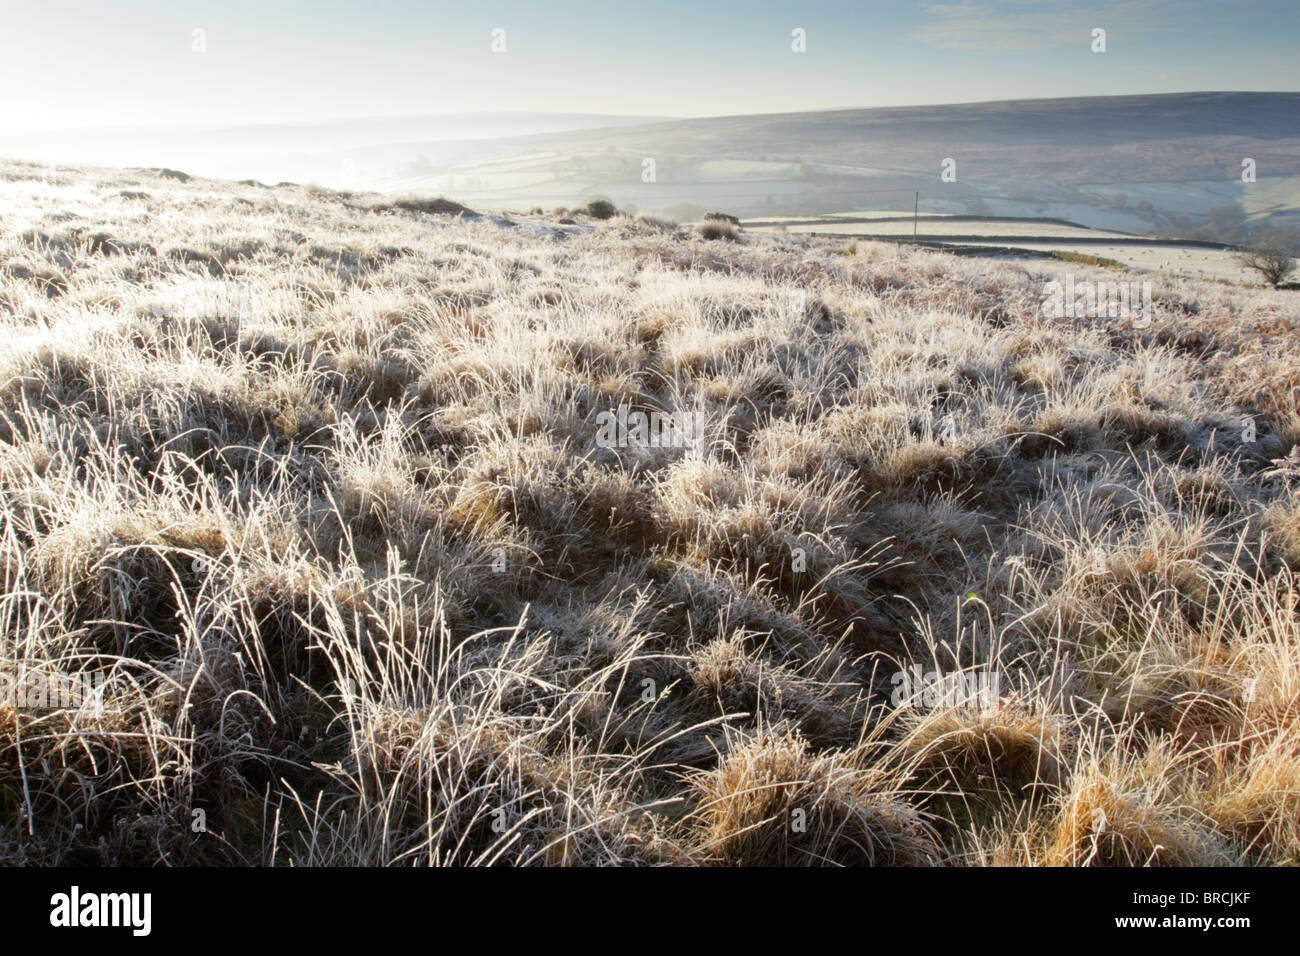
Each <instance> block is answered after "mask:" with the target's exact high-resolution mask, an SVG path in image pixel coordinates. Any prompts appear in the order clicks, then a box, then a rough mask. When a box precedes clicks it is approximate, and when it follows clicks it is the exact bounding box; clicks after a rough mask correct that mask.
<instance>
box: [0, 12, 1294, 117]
mask: <svg viewBox="0 0 1300 956" xmlns="http://www.w3.org/2000/svg"><path fill="white" fill-rule="evenodd" d="M498 27H499V28H502V29H504V30H505V31H506V34H505V37H506V52H505V53H501V54H494V53H492V52H491V49H490V44H491V31H492V30H493V29H494V28H498ZM796 27H799V28H803V29H804V30H806V31H807V52H806V53H803V54H796V53H793V52H792V51H791V49H790V43H791V39H790V32H791V30H792V29H794V28H796ZM1094 27H1101V28H1104V29H1105V30H1106V31H1107V47H1108V49H1107V52H1106V53H1104V54H1094V53H1093V52H1092V51H1091V50H1090V43H1091V36H1090V34H1091V30H1092V29H1093V28H1094ZM195 29H203V30H204V31H206V44H207V49H206V52H203V53H196V52H193V50H192V31H193V30H195ZM1298 47H1300V2H1298V0H1121V2H1107V0H1103V2H1097V3H1076V2H1073V0H1062V2H1053V3H1048V2H1025V0H985V2H978V3H975V2H972V3H964V2H950V3H910V2H906V0H895V2H867V0H829V2H816V0H811V2H807V0H805V2H797V3H784V2H750V3H741V2H736V0H720V2H709V0H632V2H625V0H590V2H550V3H548V2H545V0H528V2H486V0H485V2H461V3H448V2H438V0H418V2H417V0H370V2H364V3H360V2H342V0H313V2H305V0H304V2H292V0H291V2H275V0H260V2H249V0H217V2H195V3H185V2H180V0H121V2H104V0H98V2H95V0H58V2H53V0H40V2H27V0H0V124H2V125H3V127H4V128H6V129H10V130H13V129H36V128H45V129H49V128H61V127H74V126H87V125H96V126H97V125H130V124H143V123H166V124H171V123H185V124H196V125H205V126H206V125H228V124H238V123H263V122H306V121H316V120H323V119H336V118H350V117H360V116H403V115H419V114H431V113H472V112H479V111H550V112H594V113H623V114H655V115H667V116H705V115H719V114H729V113H763V112H774V111H786V110H802V109H827V108H834V107H871V106H895V105H906V104H923V103H951V102H970V101H977V100H988V99H1007V98H1022V97H1045V96H1075V95H1078V96H1091V95H1102V94H1123V93H1152V92H1178V91H1189V90H1291V91H1295V90H1300V57H1298V56H1297V55H1296V53H1297V48H1298Z"/></svg>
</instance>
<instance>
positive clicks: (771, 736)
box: [0, 163, 1300, 865]
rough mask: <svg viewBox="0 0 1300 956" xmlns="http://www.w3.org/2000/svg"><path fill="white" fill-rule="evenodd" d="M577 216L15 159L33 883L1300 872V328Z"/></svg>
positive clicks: (796, 243)
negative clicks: (615, 869)
mask: <svg viewBox="0 0 1300 956" xmlns="http://www.w3.org/2000/svg"><path fill="white" fill-rule="evenodd" d="M571 216H572V219H573V224H572V225H559V224H558V223H556V222H555V221H553V220H551V219H549V218H547V217H545V216H542V215H528V216H511V217H509V218H506V217H501V216H492V215H471V214H469V213H468V211H466V210H463V208H457V207H454V204H453V205H445V206H444V205H419V204H402V203H392V202H387V201H383V200H381V199H379V198H378V197H366V196H350V195H346V194H338V193H331V192H328V191H324V190H319V189H311V190H307V189H299V188H296V187H288V186H285V187H280V188H273V189H268V188H262V187H258V186H255V185H248V186H245V185H234V184H229V183H218V182H212V181H205V180H201V179H192V180H189V181H178V180H175V179H174V178H164V177H160V176H158V175H157V174H155V173H151V172H138V173H105V172H97V171H79V170H61V171H57V172H56V173H55V174H54V175H53V176H52V177H49V176H46V175H45V174H44V171H43V170H41V169H39V168H36V167H30V166H26V165H24V164H19V163H9V164H4V165H0V222H2V224H3V234H2V235H0V324H3V326H4V334H3V336H0V365H2V367H3V371H2V373H0V407H2V409H3V417H2V419H0V575H3V588H0V595H2V596H0V641H2V642H3V643H0V673H3V674H4V675H5V678H6V682H7V683H6V687H7V688H8V689H9V690H10V693H9V695H8V697H7V698H0V860H2V861H4V862H29V863H70V862H91V863H94V862H102V863H106V864H115V863H132V864H145V865H148V864H156V863H207V864H228V863H252V864H288V863H294V864H300V865H309V864H328V863H349V864H404V863H439V864H484V863H513V864H655V863H723V864H755V863H772V864H792V865H794V864H797V865H804V864H813V865H815V864H826V863H830V864H870V863H896V864H906V865H913V864H915V865H931V864H961V863H967V864H987V863H1018V864H1069V865H1083V864H1152V863H1160V864H1198V863H1217V862H1244V863H1253V864H1278V863H1286V862H1292V863H1293V862H1297V861H1298V858H1297V854H1300V795H1298V794H1297V791H1296V786H1295V781H1296V780H1297V779H1300V743H1297V741H1300V734H1298V733H1297V731H1300V618H1297V609H1296V587H1295V578H1294V575H1295V573H1296V571H1297V570H1300V504H1298V503H1297V495H1296V491H1297V479H1300V459H1297V458H1296V457H1295V456H1294V455H1292V449H1293V448H1294V446H1295V445H1296V443H1297V442H1298V441H1300V361H1297V359H1296V358H1295V356H1296V355H1297V354H1300V353H1298V352H1297V350H1296V337H1295V328H1296V326H1295V322H1296V319H1297V310H1296V305H1295V302H1294V297H1293V296H1291V295H1290V293H1286V292H1266V291H1260V292H1246V291H1242V290H1231V289H1226V288H1224V287H1220V286H1209V285H1201V284H1194V283H1183V282H1157V288H1156V292H1155V296H1154V299H1155V314H1154V316H1153V321H1152V323H1151V326H1150V327H1149V328H1143V329H1135V328H1133V327H1132V326H1131V324H1130V323H1128V321H1127V320H1124V319H1120V320H1095V319H1089V320H1077V319H1051V318H1048V317H1045V316H1043V315H1042V313H1041V310H1040V309H1039V303H1040V301H1041V299H1042V294H1043V293H1042V288H1043V283H1044V282H1045V281H1047V279H1049V278H1050V277H1052V276H1053V275H1056V274H1059V272H1053V271H1052V270H1061V269H1064V268H1066V267H1067V266H1066V265H1064V264H1057V263H1044V265H1043V269H1044V270H1045V271H1044V272H1042V273H1029V272H1026V271H1025V270H1024V269H1022V268H1019V267H1017V266H1013V265H1008V264H1005V263H994V262H990V261H988V260H976V259H968V258H958V257H954V256H950V255H944V254H942V253H936V252H929V251H925V250H919V249H918V250H910V251H903V252H900V251H898V250H897V249H895V248H894V247H893V246H891V245H887V244H885V245H877V244H870V243H862V244H861V246H862V249H861V251H860V252H859V253H858V254H855V255H850V256H846V255H844V254H843V252H844V248H843V245H842V244H840V243H834V242H829V241H824V240H809V239H804V240H793V239H785V238H778V237H772V238H759V237H754V236H747V235H745V234H744V233H743V232H741V233H740V234H739V237H738V241H710V240H709V239H708V238H706V237H705V236H704V235H701V234H699V233H691V232H688V231H687V230H684V229H681V228H676V227H673V226H672V225H671V224H667V223H663V222H658V221H633V220H628V219H626V218H621V217H616V218H613V219H609V220H607V221H598V220H595V219H592V218H591V217H588V216H584V215H582V214H580V213H573V214H571ZM1075 268H1077V266H1075ZM1098 277H1099V278H1107V277H1108V274H1107V273H1098ZM620 405H625V406H627V407H628V408H629V409H632V410H634V411H635V410H640V411H644V412H651V411H661V412H674V411H675V412H689V413H692V414H693V415H695V416H697V419H696V420H697V421H698V422H700V423H701V428H702V444H701V446H700V448H699V453H694V452H693V450H692V449H690V448H681V447H653V446H648V445H638V444H637V443H636V442H632V443H629V444H626V445H623V446H615V447H604V445H603V444H602V443H600V442H598V441H597V435H598V432H599V422H600V420H601V416H602V415H603V414H604V413H608V412H611V411H614V410H616V409H617V408H618V407H619V406H620ZM1247 419H1249V421H1250V425H1249V427H1247V426H1246V424H1245V423H1246V420H1247ZM1288 456H1290V457H1288ZM918 672H920V673H926V672H929V673H937V674H940V675H948V676H952V675H958V676H960V675H964V674H965V675H978V674H989V673H996V674H997V675H998V676H999V678H1000V684H999V686H998V693H997V694H996V699H994V700H992V701H987V700H984V701H980V702H978V703H976V702H972V701H971V700H968V699H957V700H942V701H939V702H937V703H936V702H935V701H927V700H926V699H925V696H924V695H917V696H916V698H915V699H913V700H910V701H908V700H901V701H900V699H899V698H898V695H897V694H896V693H895V691H896V690H897V688H898V686H899V675H900V674H914V673H918ZM46 675H54V676H53V677H51V678H50V680H47V681H45V686H50V685H51V683H54V682H57V681H58V680H64V679H66V677H67V675H85V677H86V679H87V680H91V681H94V682H98V683H97V684H96V686H102V693H101V694H100V695H98V696H96V697H93V699H92V698H87V699H84V700H83V699H78V700H74V701H57V702H52V701H51V700H49V699H48V698H47V699H45V700H40V699H34V695H33V694H32V693H29V692H28V693H26V695H25V697H22V696H21V695H18V694H16V693H13V691H14V690H15V689H22V688H27V689H28V690H30V688H31V687H33V686H41V683H40V680H41V679H44V677H45V676H46ZM20 698H21V699H20ZM909 703H910V704H911V706H907V705H908V704H909Z"/></svg>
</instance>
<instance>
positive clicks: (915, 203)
mask: <svg viewBox="0 0 1300 956" xmlns="http://www.w3.org/2000/svg"><path fill="white" fill-rule="evenodd" d="M920 208H921V190H919V189H918V190H917V191H916V195H915V196H913V197H912V241H913V242H916V212H917V210H918V209H920Z"/></svg>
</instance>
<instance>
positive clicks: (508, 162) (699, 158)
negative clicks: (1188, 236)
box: [348, 93, 1300, 231]
mask: <svg viewBox="0 0 1300 956" xmlns="http://www.w3.org/2000/svg"><path fill="white" fill-rule="evenodd" d="M426 146H427V148H426ZM404 149H405V151H406V152H408V153H411V154H415V153H420V152H422V151H423V152H424V153H426V154H429V155H430V156H432V155H436V156H437V158H436V159H433V158H430V160H429V162H430V165H429V168H427V169H424V170H420V171H414V170H411V169H407V170H405V171H403V170H401V169H400V168H392V169H390V170H389V174H388V175H384V174H383V172H382V167H383V166H384V165H385V164H387V165H389V166H390V167H391V166H393V162H394V160H395V159H396V158H397V154H398V152H400V151H395V150H394V148H393V147H391V146H381V147H372V148H366V149H359V150H353V151H349V153H348V155H349V157H350V158H351V160H352V162H353V164H354V165H355V166H356V167H357V168H361V169H372V170H376V175H374V177H373V178H372V179H370V180H369V181H368V182H367V185H370V186H372V187H375V188H379V189H386V190H407V189H409V190H417V191H418V190H425V189H427V190H432V191H437V192H447V193H450V194H453V195H456V196H458V197H459V198H465V199H467V200H472V201H478V202H495V203H498V204H526V203H528V204H531V203H536V204H539V205H549V204H551V203H552V202H554V203H572V202H575V201H577V200H578V199H580V198H584V197H586V196H588V195H592V194H596V193H603V194H606V195H608V196H610V197H611V198H613V199H614V200H615V201H616V202H619V203H622V204H633V205H636V206H637V207H638V208H640V209H641V210H643V211H656V210H657V211H664V212H673V211H674V210H675V211H676V212H677V213H678V214H679V216H681V217H682V218H689V217H690V215H692V214H693V213H696V214H697V213H698V211H702V210H703V209H704V208H705V207H708V208H710V209H711V208H713V207H714V206H720V207H726V209H727V210H728V211H730V212H733V213H737V214H740V215H747V216H757V215H780V214H787V215H802V214H816V213H826V212H835V211H844V210H858V209H907V210H910V209H911V206H912V201H913V194H914V192H917V191H919V192H920V194H921V200H920V201H921V207H922V209H923V210H925V211H928V212H948V213H966V214H979V215H1010V216H1056V217H1061V218H1066V219H1071V220H1074V221H1079V222H1083V223H1085V224H1088V225H1092V226H1098V227H1106V228H1119V229H1128V230H1133V231H1154V230H1157V229H1160V228H1167V227H1169V226H1170V225H1172V224H1174V223H1176V222H1179V221H1182V222H1183V223H1184V224H1187V222H1188V221H1193V222H1194V221H1195V220H1196V219H1197V218H1198V217H1203V216H1204V215H1205V214H1206V213H1207V212H1208V211H1209V210H1210V209H1211V208H1214V207H1216V206H1221V205H1236V206H1239V207H1240V209H1241V214H1242V216H1243V217H1244V218H1245V219H1248V220H1249V219H1260V218H1263V219H1270V218H1278V217H1280V218H1282V219H1289V218H1293V217H1296V216H1297V215H1300V94H1297V93H1189V94H1167V95H1150V96H1123V97H1088V98H1076V99H1055V100H1015V101H1006V102H995V103H975V104H960V105H951V106H924V107H903V108H891V109H869V110H834V111H827V112H805V113H781V114H767V115H752V116H728V117H714V118H707V119H688V120H673V121H667V122H659V123H648V124H643V125H628V126H622V127H619V128H605V129H598V130H584V131H580V132H562V133H546V134H538V135H530V136H516V137H510V138H504V139H494V140H488V141H479V142H462V143H457V144H454V147H447V146H446V145H445V144H442V145H441V147H439V144H419V143H412V144H407V145H406V146H405V147H404ZM946 158H951V159H953V160H954V161H955V164H956V181H955V182H941V181H940V169H941V163H942V161H943V160H944V159H946ZM1245 158H1250V159H1253V160H1255V164H1256V176H1257V181H1256V182H1255V183H1254V184H1251V185H1249V186H1248V185H1246V184H1244V183H1242V181H1241V171H1242V168H1241V163H1242V160H1243V159H1245ZM646 159H652V160H653V161H654V174H655V175H654V181H653V182H643V176H642V172H643V162H644V161H645V160H646ZM1144 204H1149V205H1144Z"/></svg>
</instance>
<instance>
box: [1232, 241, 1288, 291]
mask: <svg viewBox="0 0 1300 956" xmlns="http://www.w3.org/2000/svg"><path fill="white" fill-rule="evenodd" d="M1237 261H1238V262H1240V263H1241V264H1242V265H1243V266H1245V267H1246V268H1247V269H1254V270H1255V271H1256V272H1258V273H1259V274H1260V275H1261V276H1263V277H1264V281H1265V282H1267V283H1268V284H1269V285H1271V286H1273V287H1274V288H1277V287H1278V286H1279V285H1281V284H1282V282H1283V280H1285V279H1286V277H1287V276H1289V275H1290V274H1291V273H1293V272H1294V271H1295V268H1296V263H1295V248H1294V245H1293V244H1292V243H1289V242H1286V241H1284V240H1282V239H1266V240H1264V241H1262V242H1259V243H1256V244H1255V245H1253V246H1250V247H1248V248H1246V249H1243V250H1242V251H1241V252H1239V253H1237Z"/></svg>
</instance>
